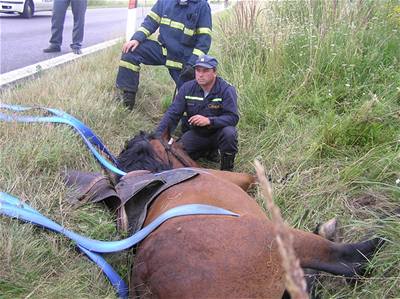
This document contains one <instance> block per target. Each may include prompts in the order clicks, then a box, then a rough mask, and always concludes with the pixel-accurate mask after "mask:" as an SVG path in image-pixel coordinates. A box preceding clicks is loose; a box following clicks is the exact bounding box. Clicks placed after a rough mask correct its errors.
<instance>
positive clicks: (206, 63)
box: [194, 55, 218, 69]
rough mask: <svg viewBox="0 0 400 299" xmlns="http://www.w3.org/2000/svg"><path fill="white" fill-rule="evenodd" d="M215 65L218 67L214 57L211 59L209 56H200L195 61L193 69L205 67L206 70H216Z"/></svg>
mask: <svg viewBox="0 0 400 299" xmlns="http://www.w3.org/2000/svg"><path fill="white" fill-rule="evenodd" d="M217 65H218V61H217V59H215V58H214V57H212V56H210V55H202V56H200V57H199V58H198V59H197V60H196V63H195V64H194V67H196V66H201V67H205V68H207V69H213V68H216V67H217Z"/></svg>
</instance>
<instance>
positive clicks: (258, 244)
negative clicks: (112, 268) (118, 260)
mask: <svg viewBox="0 0 400 299" xmlns="http://www.w3.org/2000/svg"><path fill="white" fill-rule="evenodd" d="M267 226H268V224H267V223H265V222H263V221H260V219H256V218H254V217H250V216H246V215H244V216H241V217H239V218H231V217H226V216H208V215H207V216H204V215H203V216H185V217H180V218H176V219H172V220H169V221H167V222H166V223H164V224H163V225H161V226H160V227H159V228H158V229H157V230H156V231H155V232H153V233H152V234H151V235H150V236H149V237H148V238H146V240H145V241H143V242H142V243H141V244H140V246H139V248H138V251H137V255H136V261H135V265H134V268H133V275H132V280H131V286H132V290H131V292H132V293H131V294H132V295H133V294H135V293H134V292H136V295H138V296H140V297H157V298H223V297H229V298H244V297H246V298H281V296H282V294H283V291H284V282H283V275H284V274H283V270H282V268H281V266H280V257H279V253H278V251H277V248H276V243H275V242H274V238H273V236H271V235H270V234H269V233H268V231H267V229H268V227H267Z"/></svg>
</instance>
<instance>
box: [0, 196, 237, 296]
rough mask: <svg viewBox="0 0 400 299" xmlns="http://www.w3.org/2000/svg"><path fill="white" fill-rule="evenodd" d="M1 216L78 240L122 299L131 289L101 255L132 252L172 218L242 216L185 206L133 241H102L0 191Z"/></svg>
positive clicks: (138, 234)
mask: <svg viewBox="0 0 400 299" xmlns="http://www.w3.org/2000/svg"><path fill="white" fill-rule="evenodd" d="M0 214H3V215H6V216H9V217H12V218H17V219H19V220H23V221H26V222H30V223H32V224H35V225H38V226H42V227H45V228H48V229H50V230H53V231H55V232H58V233H61V234H63V235H65V236H66V237H68V238H70V239H71V240H73V241H75V242H76V243H77V245H78V248H80V249H81V250H82V252H84V253H85V254H86V255H87V256H88V257H89V258H90V259H91V260H92V261H93V262H95V263H96V264H97V265H98V266H99V267H100V268H101V269H102V271H103V272H104V274H105V275H106V276H107V278H108V279H109V280H110V282H111V283H112V284H113V286H114V287H115V288H116V289H117V292H118V294H119V296H120V297H122V298H126V297H127V292H128V291H127V286H126V284H125V283H124V282H123V280H122V278H121V277H120V276H119V275H118V274H117V273H116V272H115V271H114V269H113V268H112V267H111V266H110V265H109V264H107V262H106V261H105V260H104V259H103V258H102V257H101V256H100V255H99V254H97V253H110V252H117V251H121V250H124V249H128V248H130V247H132V246H134V245H136V244H137V243H139V242H140V241H142V240H143V239H144V238H146V237H147V236H148V235H149V234H150V233H151V232H153V231H154V230H155V229H156V228H157V227H158V226H159V225H161V224H162V223H163V222H165V221H166V220H168V219H171V218H174V217H179V216H187V215H225V216H236V217H237V216H239V215H238V214H236V213H233V212H231V211H228V210H225V209H222V208H219V207H215V206H210V205H203V204H189V205H182V206H178V207H175V208H172V209H170V210H168V211H166V212H164V213H163V214H161V215H160V216H158V217H157V218H156V219H155V220H154V221H153V222H151V223H150V224H148V225H147V226H145V227H144V228H142V229H141V230H140V231H138V232H136V233H135V234H133V235H132V236H130V237H129V238H126V239H123V240H119V241H99V240H93V239H89V238H86V237H83V236H81V235H79V234H76V233H74V232H72V231H70V230H68V229H66V228H64V227H62V226H61V225H59V224H58V223H56V222H54V221H52V220H50V219H49V218H47V217H45V216H43V215H42V214H40V213H39V212H38V211H36V210H35V209H33V208H32V207H30V206H29V205H27V204H25V203H23V202H22V201H20V200H19V199H18V198H16V197H14V196H11V195H9V194H7V193H5V192H0Z"/></svg>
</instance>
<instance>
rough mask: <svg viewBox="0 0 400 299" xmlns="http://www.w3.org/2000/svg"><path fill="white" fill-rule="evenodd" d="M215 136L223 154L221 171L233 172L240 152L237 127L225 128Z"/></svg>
mask: <svg viewBox="0 0 400 299" xmlns="http://www.w3.org/2000/svg"><path fill="white" fill-rule="evenodd" d="M215 135H216V143H217V145H218V148H219V150H220V152H221V170H229V171H231V170H233V166H234V162H235V155H236V153H237V151H238V140H237V130H236V128H235V127H224V128H222V129H221V130H219V131H218V132H217V133H216V134H215Z"/></svg>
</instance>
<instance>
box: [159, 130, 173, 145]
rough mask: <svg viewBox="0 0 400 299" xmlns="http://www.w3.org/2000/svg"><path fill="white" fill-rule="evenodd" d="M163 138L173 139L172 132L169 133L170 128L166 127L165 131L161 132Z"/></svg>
mask: <svg viewBox="0 0 400 299" xmlns="http://www.w3.org/2000/svg"><path fill="white" fill-rule="evenodd" d="M161 138H162V140H165V141H167V142H168V141H169V140H170V139H171V134H170V133H169V129H168V128H166V129H165V130H164V132H163V133H162V134H161Z"/></svg>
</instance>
